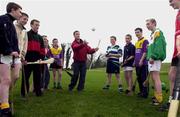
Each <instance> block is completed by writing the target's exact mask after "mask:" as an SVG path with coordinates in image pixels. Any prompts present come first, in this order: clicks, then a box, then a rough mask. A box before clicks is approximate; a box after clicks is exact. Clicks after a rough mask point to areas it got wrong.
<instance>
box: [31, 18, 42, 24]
mask: <svg viewBox="0 0 180 117" xmlns="http://www.w3.org/2000/svg"><path fill="white" fill-rule="evenodd" d="M34 22H38V23H39V22H40V21H39V20H37V19H33V20H31V23H30V24H31V25H33V24H34Z"/></svg>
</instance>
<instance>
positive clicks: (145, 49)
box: [103, 19, 166, 105]
mask: <svg viewBox="0 0 180 117" xmlns="http://www.w3.org/2000/svg"><path fill="white" fill-rule="evenodd" d="M156 25H157V23H156V20H155V19H147V20H146V26H147V28H148V30H150V31H151V32H152V33H151V39H150V40H149V41H148V40H147V39H146V38H145V37H144V36H143V30H142V28H136V29H135V30H134V31H135V34H136V37H137V38H138V40H137V42H136V43H135V45H133V44H132V43H131V40H132V36H131V35H130V34H127V35H126V36H125V41H126V45H125V46H124V52H123V53H124V55H123V62H122V64H121V66H122V67H123V69H124V77H125V79H126V82H127V86H128V87H127V90H126V91H125V93H126V94H127V95H132V94H133V90H134V89H133V79H132V72H133V67H135V69H136V76H137V81H138V84H139V93H138V96H140V97H143V98H147V97H148V93H149V90H148V86H146V85H145V84H144V82H145V81H146V80H148V79H147V77H148V74H150V76H151V78H152V80H153V83H154V88H155V91H154V97H153V98H152V103H153V104H154V105H159V103H161V102H162V100H163V99H162V88H161V79H160V69H161V63H162V61H163V60H164V59H165V58H166V41H165V37H164V35H163V33H162V31H161V30H160V29H158V28H156ZM110 41H111V46H108V48H107V54H106V57H107V69H106V72H107V74H108V75H107V77H108V80H107V84H106V85H105V87H103V89H105V90H107V89H109V88H110V84H111V76H112V73H115V75H116V78H117V81H118V84H119V85H118V90H119V92H123V88H122V82H121V80H120V75H119V73H120V63H119V58H120V57H121V56H122V49H120V47H119V45H117V44H116V37H115V36H111V37H110ZM150 41H151V42H150Z"/></svg>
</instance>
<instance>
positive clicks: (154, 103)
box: [152, 98, 160, 106]
mask: <svg viewBox="0 0 180 117" xmlns="http://www.w3.org/2000/svg"><path fill="white" fill-rule="evenodd" d="M159 104H160V103H159V102H158V100H157V99H156V98H153V99H152V105H154V106H158V105H159Z"/></svg>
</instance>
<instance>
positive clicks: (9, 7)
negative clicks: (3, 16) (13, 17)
mask: <svg viewBox="0 0 180 117" xmlns="http://www.w3.org/2000/svg"><path fill="white" fill-rule="evenodd" d="M19 8H20V9H22V7H21V6H20V5H18V4H16V3H14V2H9V3H8V4H7V6H6V12H7V13H10V12H11V11H12V9H14V10H17V9H19Z"/></svg>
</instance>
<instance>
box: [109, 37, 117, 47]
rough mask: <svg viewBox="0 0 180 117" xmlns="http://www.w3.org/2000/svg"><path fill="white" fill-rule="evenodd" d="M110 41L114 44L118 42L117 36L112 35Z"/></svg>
mask: <svg viewBox="0 0 180 117" xmlns="http://www.w3.org/2000/svg"><path fill="white" fill-rule="evenodd" d="M110 42H111V44H112V45H115V44H116V37H115V36H110Z"/></svg>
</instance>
